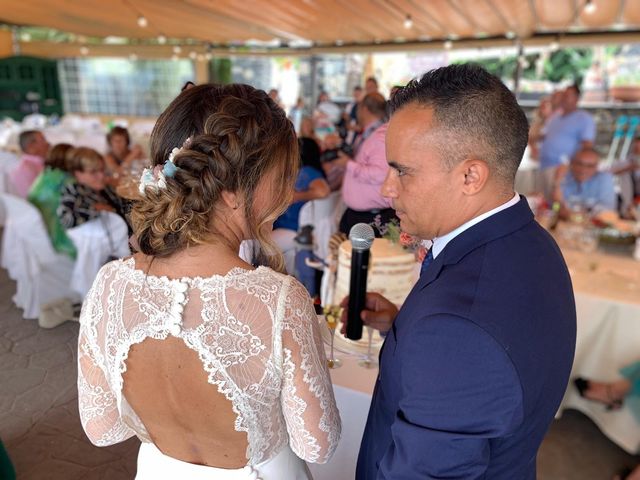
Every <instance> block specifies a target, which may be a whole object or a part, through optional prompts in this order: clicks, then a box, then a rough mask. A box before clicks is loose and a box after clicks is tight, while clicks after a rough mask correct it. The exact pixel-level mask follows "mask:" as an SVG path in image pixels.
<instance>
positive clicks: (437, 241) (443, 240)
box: [432, 193, 520, 259]
mask: <svg viewBox="0 0 640 480" xmlns="http://www.w3.org/2000/svg"><path fill="white" fill-rule="evenodd" d="M519 201H520V195H518V193H516V194H515V195H514V196H513V198H512V199H511V200H509V201H508V202H506V203H503V204H502V205H500V206H498V207H496V208H494V209H493V210H489V211H488V212H485V213H483V214H481V215H478V216H477V217H475V218H472V219H471V220H469V221H468V222H467V223H464V224H462V225H460V226H459V227H458V228H456V229H455V230H452V231H451V232H449V233H447V234H446V235H443V236H442V237H436V238H434V239H433V247H432V252H433V258H434V259H435V258H436V257H437V256H438V255H439V254H440V252H442V251H443V250H444V247H446V246H447V244H448V243H449V242H450V241H451V240H453V239H454V238H456V237H457V236H458V235H460V234H461V233H462V232H464V231H465V230H467V229H469V228H471V227H473V226H474V225H476V224H477V223H480V222H481V221H483V220H485V219H487V218H489V217H490V216H491V215H495V214H496V213H498V212H501V211H502V210H505V209H507V208H509V207H512V206H514V205H515V204H517V203H518V202H519Z"/></svg>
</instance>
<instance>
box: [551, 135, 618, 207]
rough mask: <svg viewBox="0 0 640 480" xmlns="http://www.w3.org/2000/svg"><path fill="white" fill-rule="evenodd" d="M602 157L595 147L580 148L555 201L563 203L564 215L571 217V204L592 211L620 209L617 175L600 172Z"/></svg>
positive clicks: (555, 196) (556, 193)
mask: <svg viewBox="0 0 640 480" xmlns="http://www.w3.org/2000/svg"><path fill="white" fill-rule="evenodd" d="M599 162H600V156H599V155H598V152H596V151H595V150H594V149H593V148H591V147H587V148H583V149H582V150H580V151H579V152H578V153H577V154H576V155H575V156H574V157H573V159H572V160H571V163H570V164H569V170H568V171H567V173H566V174H565V176H564V178H563V179H562V181H561V182H560V185H559V187H558V188H556V192H555V193H554V200H556V201H559V202H560V205H561V206H560V218H562V219H567V218H568V217H569V215H570V213H571V207H575V206H576V205H579V206H581V207H583V208H586V209H587V210H589V211H590V212H592V213H598V212H600V211H604V210H610V211H615V210H616V193H615V189H614V184H613V176H612V175H611V173H609V172H599V171H598V164H599Z"/></svg>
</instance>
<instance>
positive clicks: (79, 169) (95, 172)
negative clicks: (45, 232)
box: [58, 147, 124, 229]
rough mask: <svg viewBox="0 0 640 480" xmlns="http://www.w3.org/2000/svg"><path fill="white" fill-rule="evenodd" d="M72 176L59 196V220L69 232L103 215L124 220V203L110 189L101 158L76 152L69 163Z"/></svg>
mask: <svg viewBox="0 0 640 480" xmlns="http://www.w3.org/2000/svg"><path fill="white" fill-rule="evenodd" d="M68 170H69V172H70V173H71V174H72V175H73V179H72V181H71V182H69V183H67V184H66V185H65V186H64V187H63V189H62V194H61V195H60V206H59V207H58V217H59V218H60V223H61V224H62V226H63V227H65V228H67V229H69V228H73V227H77V226H78V225H82V224H83V223H85V222H88V221H89V220H93V219H94V218H97V217H98V216H99V214H100V212H101V211H107V212H115V213H117V214H119V215H120V216H122V217H123V218H124V214H123V208H122V203H121V202H120V200H119V199H118V197H117V196H116V195H115V193H113V190H111V188H109V187H107V185H106V182H105V165H104V159H103V158H102V155H100V154H99V153H98V152H96V151H95V150H93V149H91V148H84V147H83V148H77V149H75V150H74V151H73V153H72V155H71V158H70V159H69V163H68Z"/></svg>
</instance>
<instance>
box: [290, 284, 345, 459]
mask: <svg viewBox="0 0 640 480" xmlns="http://www.w3.org/2000/svg"><path fill="white" fill-rule="evenodd" d="M290 281H291V285H290V289H289V291H288V292H287V293H286V296H285V299H284V306H283V309H282V312H281V314H282V315H283V319H282V322H283V323H282V350H283V372H284V380H283V389H282V411H283V413H284V417H285V421H286V424H287V432H288V433H289V439H290V444H291V449H292V450H293V451H294V452H295V454H296V455H298V456H299V457H300V458H302V459H303V460H306V461H308V462H313V463H325V462H327V461H328V460H329V458H331V456H332V455H333V452H334V451H335V449H336V446H337V445H338V440H339V439H340V429H341V425H340V415H339V413H338V409H337V407H336V401H335V398H334V396H333V388H332V385H331V379H330V377H329V370H328V369H327V360H326V357H325V354H324V347H323V344H322V338H321V336H320V327H319V325H318V320H317V317H316V314H315V312H314V310H313V305H312V304H311V301H310V299H309V295H308V294H307V291H306V290H305V289H304V287H303V286H302V285H301V284H300V283H299V282H297V281H296V280H293V279H291V280H290Z"/></svg>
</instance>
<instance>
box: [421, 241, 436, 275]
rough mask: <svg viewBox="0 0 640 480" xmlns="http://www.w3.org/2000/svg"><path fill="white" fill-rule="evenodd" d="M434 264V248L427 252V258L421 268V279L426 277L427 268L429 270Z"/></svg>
mask: <svg viewBox="0 0 640 480" xmlns="http://www.w3.org/2000/svg"><path fill="white" fill-rule="evenodd" d="M432 263H433V247H431V248H430V249H429V251H428V252H427V256H426V257H424V260H423V261H422V265H421V266H420V276H421V277H422V275H424V272H426V271H427V268H429V265H431V264H432Z"/></svg>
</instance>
